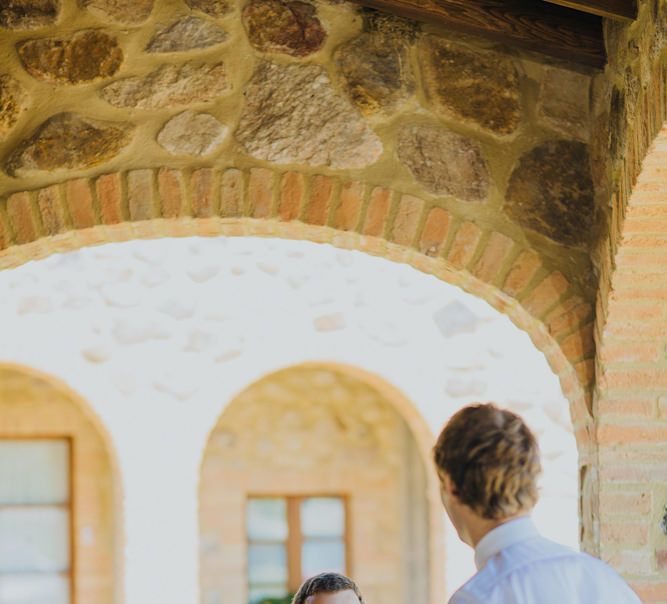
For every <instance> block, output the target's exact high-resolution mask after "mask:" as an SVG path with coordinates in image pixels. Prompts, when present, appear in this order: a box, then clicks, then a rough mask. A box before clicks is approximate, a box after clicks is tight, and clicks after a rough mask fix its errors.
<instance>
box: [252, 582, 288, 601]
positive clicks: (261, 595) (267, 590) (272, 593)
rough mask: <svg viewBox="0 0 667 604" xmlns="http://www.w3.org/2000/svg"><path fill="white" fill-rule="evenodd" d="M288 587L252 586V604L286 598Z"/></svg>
mask: <svg viewBox="0 0 667 604" xmlns="http://www.w3.org/2000/svg"><path fill="white" fill-rule="evenodd" d="M287 594H288V591H287V585H251V586H250V594H249V595H250V598H249V599H250V604H261V602H263V601H264V600H266V599H267V598H285V597H286V596H287Z"/></svg>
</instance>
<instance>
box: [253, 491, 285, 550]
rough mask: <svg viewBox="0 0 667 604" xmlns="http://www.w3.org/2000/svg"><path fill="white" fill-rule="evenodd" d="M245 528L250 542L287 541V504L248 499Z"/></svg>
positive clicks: (268, 500) (283, 501)
mask: <svg viewBox="0 0 667 604" xmlns="http://www.w3.org/2000/svg"><path fill="white" fill-rule="evenodd" d="M246 526H247V531H248V539H250V540H252V541H287V502H286V501H285V499H249V500H248V508H247V518H246Z"/></svg>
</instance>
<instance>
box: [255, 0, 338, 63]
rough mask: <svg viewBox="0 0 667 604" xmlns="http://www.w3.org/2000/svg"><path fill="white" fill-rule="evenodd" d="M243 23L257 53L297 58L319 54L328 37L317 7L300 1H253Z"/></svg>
mask: <svg viewBox="0 0 667 604" xmlns="http://www.w3.org/2000/svg"><path fill="white" fill-rule="evenodd" d="M243 23H244V25H245V27H246V31H247V32H248V39H249V40H250V43H251V44H252V45H253V46H254V47H255V48H256V49H258V50H261V51H262V52H281V53H285V54H288V55H292V56H294V57H303V56H306V55H309V54H311V53H313V52H315V51H317V50H319V49H320V48H321V47H322V44H323V43H324V40H325V38H326V35H327V34H326V32H325V31H324V28H323V27H322V24H321V23H320V20H319V19H318V18H317V14H316V9H315V7H314V6H313V5H312V4H308V3H306V2H300V1H298V0H295V1H292V2H284V1H283V0H251V1H250V2H249V3H248V4H247V5H246V7H245V8H244V9H243Z"/></svg>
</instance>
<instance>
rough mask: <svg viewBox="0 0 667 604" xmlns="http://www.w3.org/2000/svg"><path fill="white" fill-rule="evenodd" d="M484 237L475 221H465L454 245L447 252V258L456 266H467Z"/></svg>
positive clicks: (460, 267)
mask: <svg viewBox="0 0 667 604" xmlns="http://www.w3.org/2000/svg"><path fill="white" fill-rule="evenodd" d="M481 237H482V231H481V230H480V228H479V227H478V226H477V225H476V224H475V223H473V222H464V223H463V224H461V226H460V227H459V229H458V231H457V232H456V235H455V236H454V241H453V242H452V247H451V248H450V249H449V253H448V254H447V260H448V261H449V263H450V264H451V265H452V266H453V267H454V268H459V269H462V268H465V267H466V266H468V264H469V263H470V261H471V260H472V259H473V256H474V255H475V250H476V249H477V245H478V244H479V240H480V238H481Z"/></svg>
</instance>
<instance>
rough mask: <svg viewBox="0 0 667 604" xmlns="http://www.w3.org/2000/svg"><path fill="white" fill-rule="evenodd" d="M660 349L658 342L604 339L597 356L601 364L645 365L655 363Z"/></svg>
mask: <svg viewBox="0 0 667 604" xmlns="http://www.w3.org/2000/svg"><path fill="white" fill-rule="evenodd" d="M662 348H663V347H662V346H661V345H660V343H658V342H647V341H644V340H631V339H622V340H618V339H615V340H612V339H611V338H606V339H605V344H604V346H603V347H602V348H601V349H600V352H599V356H600V360H601V361H602V362H603V363H642V362H644V363H646V362H653V361H656V360H657V359H658V356H659V355H660V354H661V351H662Z"/></svg>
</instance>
